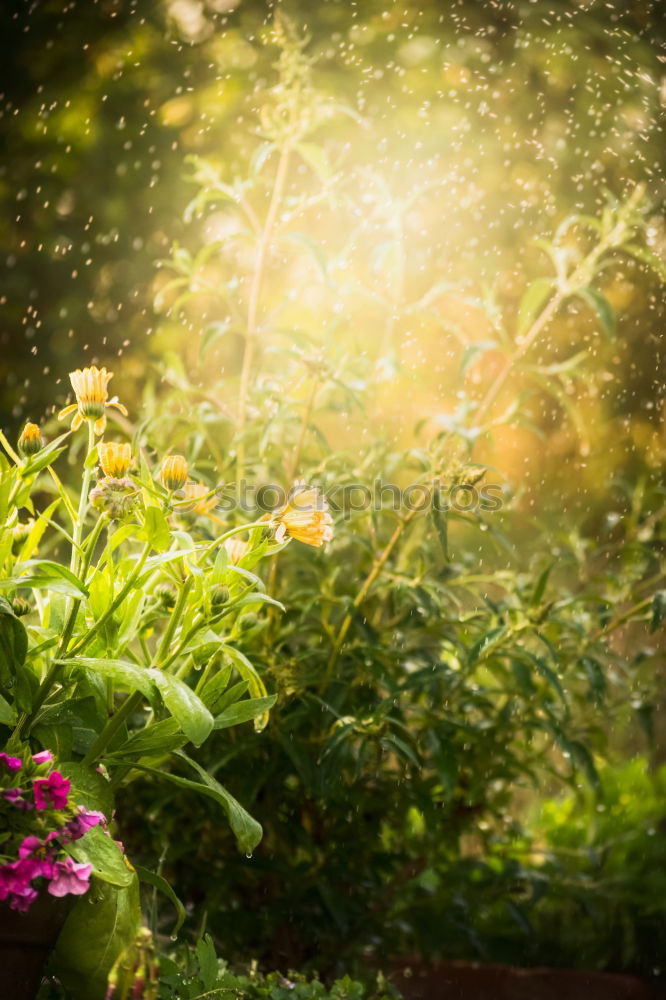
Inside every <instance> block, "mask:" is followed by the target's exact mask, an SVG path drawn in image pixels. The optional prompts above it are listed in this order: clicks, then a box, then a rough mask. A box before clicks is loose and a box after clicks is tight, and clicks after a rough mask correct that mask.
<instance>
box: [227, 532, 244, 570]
mask: <svg viewBox="0 0 666 1000" xmlns="http://www.w3.org/2000/svg"><path fill="white" fill-rule="evenodd" d="M224 547H225V549H226V550H227V552H228V553H229V562H230V563H231V565H232V566H237V565H238V563H239V562H240V561H241V559H242V558H243V556H244V555H245V553H246V552H247V550H248V543H247V542H244V541H243V540H242V539H241V538H227V540H226V542H225V543H224Z"/></svg>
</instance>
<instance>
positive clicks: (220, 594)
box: [210, 584, 229, 608]
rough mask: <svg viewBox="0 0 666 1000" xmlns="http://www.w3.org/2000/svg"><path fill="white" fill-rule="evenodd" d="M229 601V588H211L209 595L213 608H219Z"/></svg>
mask: <svg viewBox="0 0 666 1000" xmlns="http://www.w3.org/2000/svg"><path fill="white" fill-rule="evenodd" d="M228 600H229V588H228V587H223V586H221V585H220V584H218V585H217V586H216V587H213V589H212V591H211V594H210V603H211V604H212V605H213V607H214V608H219V607H221V606H222V605H223V604H226V603H227V601H228Z"/></svg>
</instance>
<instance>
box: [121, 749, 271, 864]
mask: <svg viewBox="0 0 666 1000" xmlns="http://www.w3.org/2000/svg"><path fill="white" fill-rule="evenodd" d="M175 756H176V757H177V758H178V759H179V760H182V761H184V762H185V763H186V764H187V765H188V766H189V767H191V768H192V769H193V770H194V771H196V773H197V774H198V775H199V777H200V778H201V783H200V782H198V781H192V780H191V779H190V778H183V777H181V776H180V775H179V774H172V773H171V772H170V771H161V770H159V769H158V768H156V767H150V765H148V764H143V763H141V762H135V761H133V760H126V761H125V760H120V759H118V760H117V761H116V763H118V764H122V765H128V766H132V767H135V768H137V770H139V771H146V772H147V773H148V774H154V775H155V776H156V777H158V778H164V779H165V780H166V781H171V782H172V783H173V784H174V785H179V786H180V787H181V788H188V789H190V791H193V792H198V793H199V795H206V796H207V797H208V798H211V799H213V800H214V801H215V802H217V803H218V805H221V806H222V808H223V809H224V811H225V813H226V815H227V818H228V820H229V825H230V826H231V829H232V830H233V833H234V836H235V837H236V843H237V844H238V848H239V850H241V851H244V852H245V853H246V854H248V853H251V852H252V851H253V850H254V848H255V847H256V846H257V844H258V843H259V841H260V840H261V837H262V833H263V831H262V829H261V826H260V825H259V823H257V821H256V820H255V819H253V818H252V817H251V816H250V814H249V813H248V812H246V811H245V809H243V807H242V805H241V804H240V802H237V801H236V799H235V798H234V797H233V795H232V794H231V793H230V792H228V791H227V790H226V788H224V787H223V786H222V785H220V783H219V782H218V781H216V780H215V778H212V777H211V776H210V775H209V774H208V773H207V772H206V771H204V769H203V768H202V767H199V765H198V764H196V763H195V762H194V761H193V760H190V758H189V757H188V756H187V755H186V754H184V753H181V752H177V753H176V754H175Z"/></svg>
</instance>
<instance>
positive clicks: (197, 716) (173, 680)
mask: <svg viewBox="0 0 666 1000" xmlns="http://www.w3.org/2000/svg"><path fill="white" fill-rule="evenodd" d="M146 672H147V674H148V675H149V676H150V677H151V678H152V680H153V681H154V682H155V687H156V688H158V690H159V692H160V694H161V695H162V701H163V702H164V704H165V705H166V707H167V708H168V710H169V711H170V712H171V714H172V715H173V717H174V719H176V721H177V722H178V725H179V726H180V728H181V729H182V730H183V732H184V733H185V735H186V736H187V738H188V739H190V740H191V741H192V743H194V745H195V746H197V747H198V746H201V744H202V743H203V742H204V740H206V739H207V738H208V736H209V735H210V733H211V730H212V728H213V716H212V715H211V714H210V712H209V711H208V709H207V708H206V706H205V705H204V703H203V702H202V700H201V698H199V696H198V695H197V694H195V693H194V691H193V690H192V688H191V687H188V685H187V684H185V682H184V681H181V680H180V679H179V678H178V677H174V676H173V674H165V673H163V672H162V671H161V670H156V669H155V668H153V667H151V668H150V669H149V670H147V671H146Z"/></svg>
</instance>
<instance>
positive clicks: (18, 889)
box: [0, 858, 56, 899]
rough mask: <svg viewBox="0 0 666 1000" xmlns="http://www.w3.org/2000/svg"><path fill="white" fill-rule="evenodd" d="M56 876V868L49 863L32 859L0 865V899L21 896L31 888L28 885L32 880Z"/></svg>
mask: <svg viewBox="0 0 666 1000" xmlns="http://www.w3.org/2000/svg"><path fill="white" fill-rule="evenodd" d="M55 874H56V867H55V865H54V864H53V862H51V861H37V860H35V859H33V858H26V859H22V860H20V861H10V862H9V863H8V864H6V865H0V899H7V897H8V896H12V895H22V894H24V893H25V890H26V889H29V888H31V886H30V883H31V882H32V880H33V879H34V878H39V877H40V876H44V878H53V876H54V875H55Z"/></svg>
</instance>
